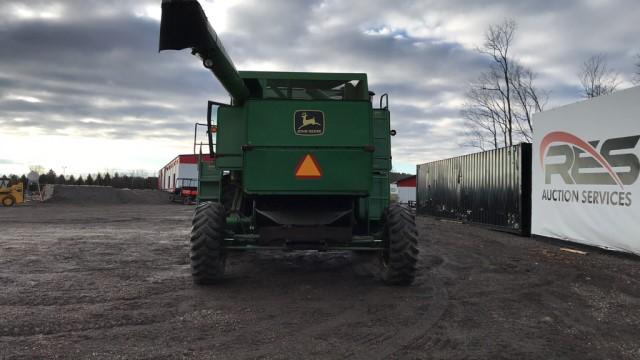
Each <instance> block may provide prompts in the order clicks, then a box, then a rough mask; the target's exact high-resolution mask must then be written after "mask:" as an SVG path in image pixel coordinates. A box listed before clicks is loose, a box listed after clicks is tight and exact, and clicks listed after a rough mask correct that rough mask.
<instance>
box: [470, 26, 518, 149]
mask: <svg viewBox="0 0 640 360" xmlns="http://www.w3.org/2000/svg"><path fill="white" fill-rule="evenodd" d="M515 31H516V23H515V21H513V20H511V19H507V20H505V21H504V22H503V23H502V24H499V25H491V26H489V30H487V32H486V33H485V41H484V44H483V45H482V47H481V48H479V49H478V51H480V53H482V54H486V55H489V56H490V57H491V59H492V60H493V63H492V64H491V69H490V71H489V73H488V74H485V76H486V77H488V79H487V80H489V81H488V82H489V83H491V84H492V86H493V87H491V88H486V90H488V91H495V92H497V93H498V94H499V97H500V101H501V102H502V106H501V109H502V112H503V114H504V120H505V123H506V133H507V139H508V141H509V142H508V145H509V146H511V145H513V110H512V104H511V102H512V94H511V91H512V88H511V81H509V77H510V75H511V69H510V66H511V64H512V62H511V60H510V58H509V56H510V54H509V50H510V49H511V43H512V42H513V38H514V36H515Z"/></svg>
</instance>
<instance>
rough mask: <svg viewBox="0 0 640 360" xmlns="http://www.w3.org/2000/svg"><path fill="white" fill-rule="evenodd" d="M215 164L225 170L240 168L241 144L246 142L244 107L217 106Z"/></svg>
mask: <svg viewBox="0 0 640 360" xmlns="http://www.w3.org/2000/svg"><path fill="white" fill-rule="evenodd" d="M217 120H218V133H217V135H216V164H217V166H218V167H219V168H223V169H225V170H240V169H241V168H242V145H244V144H246V143H247V121H246V114H245V108H244V107H232V106H221V107H219V108H218V117H217Z"/></svg>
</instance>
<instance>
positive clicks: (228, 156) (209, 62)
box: [160, 0, 417, 284]
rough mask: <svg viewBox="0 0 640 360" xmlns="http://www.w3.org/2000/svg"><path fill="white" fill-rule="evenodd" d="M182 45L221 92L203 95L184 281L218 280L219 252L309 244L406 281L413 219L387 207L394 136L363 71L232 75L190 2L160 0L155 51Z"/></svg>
mask: <svg viewBox="0 0 640 360" xmlns="http://www.w3.org/2000/svg"><path fill="white" fill-rule="evenodd" d="M184 48H190V49H191V50H192V53H193V54H195V55H197V56H199V57H200V58H201V60H202V62H203V65H204V66H205V67H206V68H208V69H209V70H211V71H212V72H213V73H214V75H215V76H216V77H217V78H218V80H219V81H220V82H221V83H222V85H223V87H224V88H225V89H226V90H227V91H228V92H229V94H230V95H231V98H232V101H231V104H220V103H215V102H209V108H208V118H207V135H208V138H209V152H210V154H209V155H210V157H209V158H210V159H214V158H215V161H213V160H209V161H205V160H203V161H200V163H199V165H198V171H199V185H198V202H199V205H198V207H197V208H196V213H195V215H194V220H193V231H192V238H191V246H192V247H191V259H192V270H193V276H194V280H195V281H196V282H197V283H206V282H212V281H215V280H217V279H218V278H219V277H221V276H222V274H223V272H224V261H225V258H226V255H227V254H228V253H229V252H230V251H236V250H247V249H286V250H293V249H307V250H308V249H314V250H320V251H326V250H354V251H356V252H358V253H359V254H360V253H368V254H373V255H376V256H378V258H379V260H380V263H381V264H382V268H381V269H382V271H381V273H382V277H383V278H384V279H385V280H386V281H387V282H388V283H391V284H410V283H411V282H412V281H413V278H414V273H415V267H416V259H417V243H416V242H417V233H416V230H415V223H414V220H413V217H412V215H410V214H409V213H408V210H407V209H403V208H399V207H394V206H391V207H390V206H389V171H390V170H391V146H390V136H391V135H392V134H393V133H394V131H392V130H391V129H390V114H389V110H388V106H386V105H385V106H383V102H382V101H380V107H378V108H375V107H374V106H373V104H372V98H373V95H374V94H373V93H370V92H369V88H368V83H367V76H366V74H361V73H294V72H256V71H243V72H238V71H237V70H236V68H235V66H234V65H233V63H232V62H231V59H230V58H229V56H228V55H227V52H226V51H225V49H224V47H223V46H222V43H221V41H220V39H219V38H218V36H217V34H216V33H215V32H214V30H213V28H212V27H211V25H210V24H209V23H208V21H207V18H206V15H205V14H204V12H203V11H202V8H201V7H200V5H199V4H198V2H197V1H195V0H173V1H171V0H168V1H167V0H165V1H163V4H162V21H161V31H160V50H166V49H174V50H179V49H184ZM387 98H388V97H387V96H386V95H383V97H381V99H387ZM214 119H215V122H216V123H214Z"/></svg>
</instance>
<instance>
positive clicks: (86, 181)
mask: <svg viewBox="0 0 640 360" xmlns="http://www.w3.org/2000/svg"><path fill="white" fill-rule="evenodd" d="M84 183H85V185H93V177H92V176H91V174H89V175H87V180H85V181H84Z"/></svg>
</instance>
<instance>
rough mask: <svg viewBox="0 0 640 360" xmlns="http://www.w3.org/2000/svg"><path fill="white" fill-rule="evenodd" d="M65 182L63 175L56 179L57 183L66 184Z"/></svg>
mask: <svg viewBox="0 0 640 360" xmlns="http://www.w3.org/2000/svg"><path fill="white" fill-rule="evenodd" d="M64 183H65V179H64V176H63V175H59V176H58V178H57V179H56V184H64Z"/></svg>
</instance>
